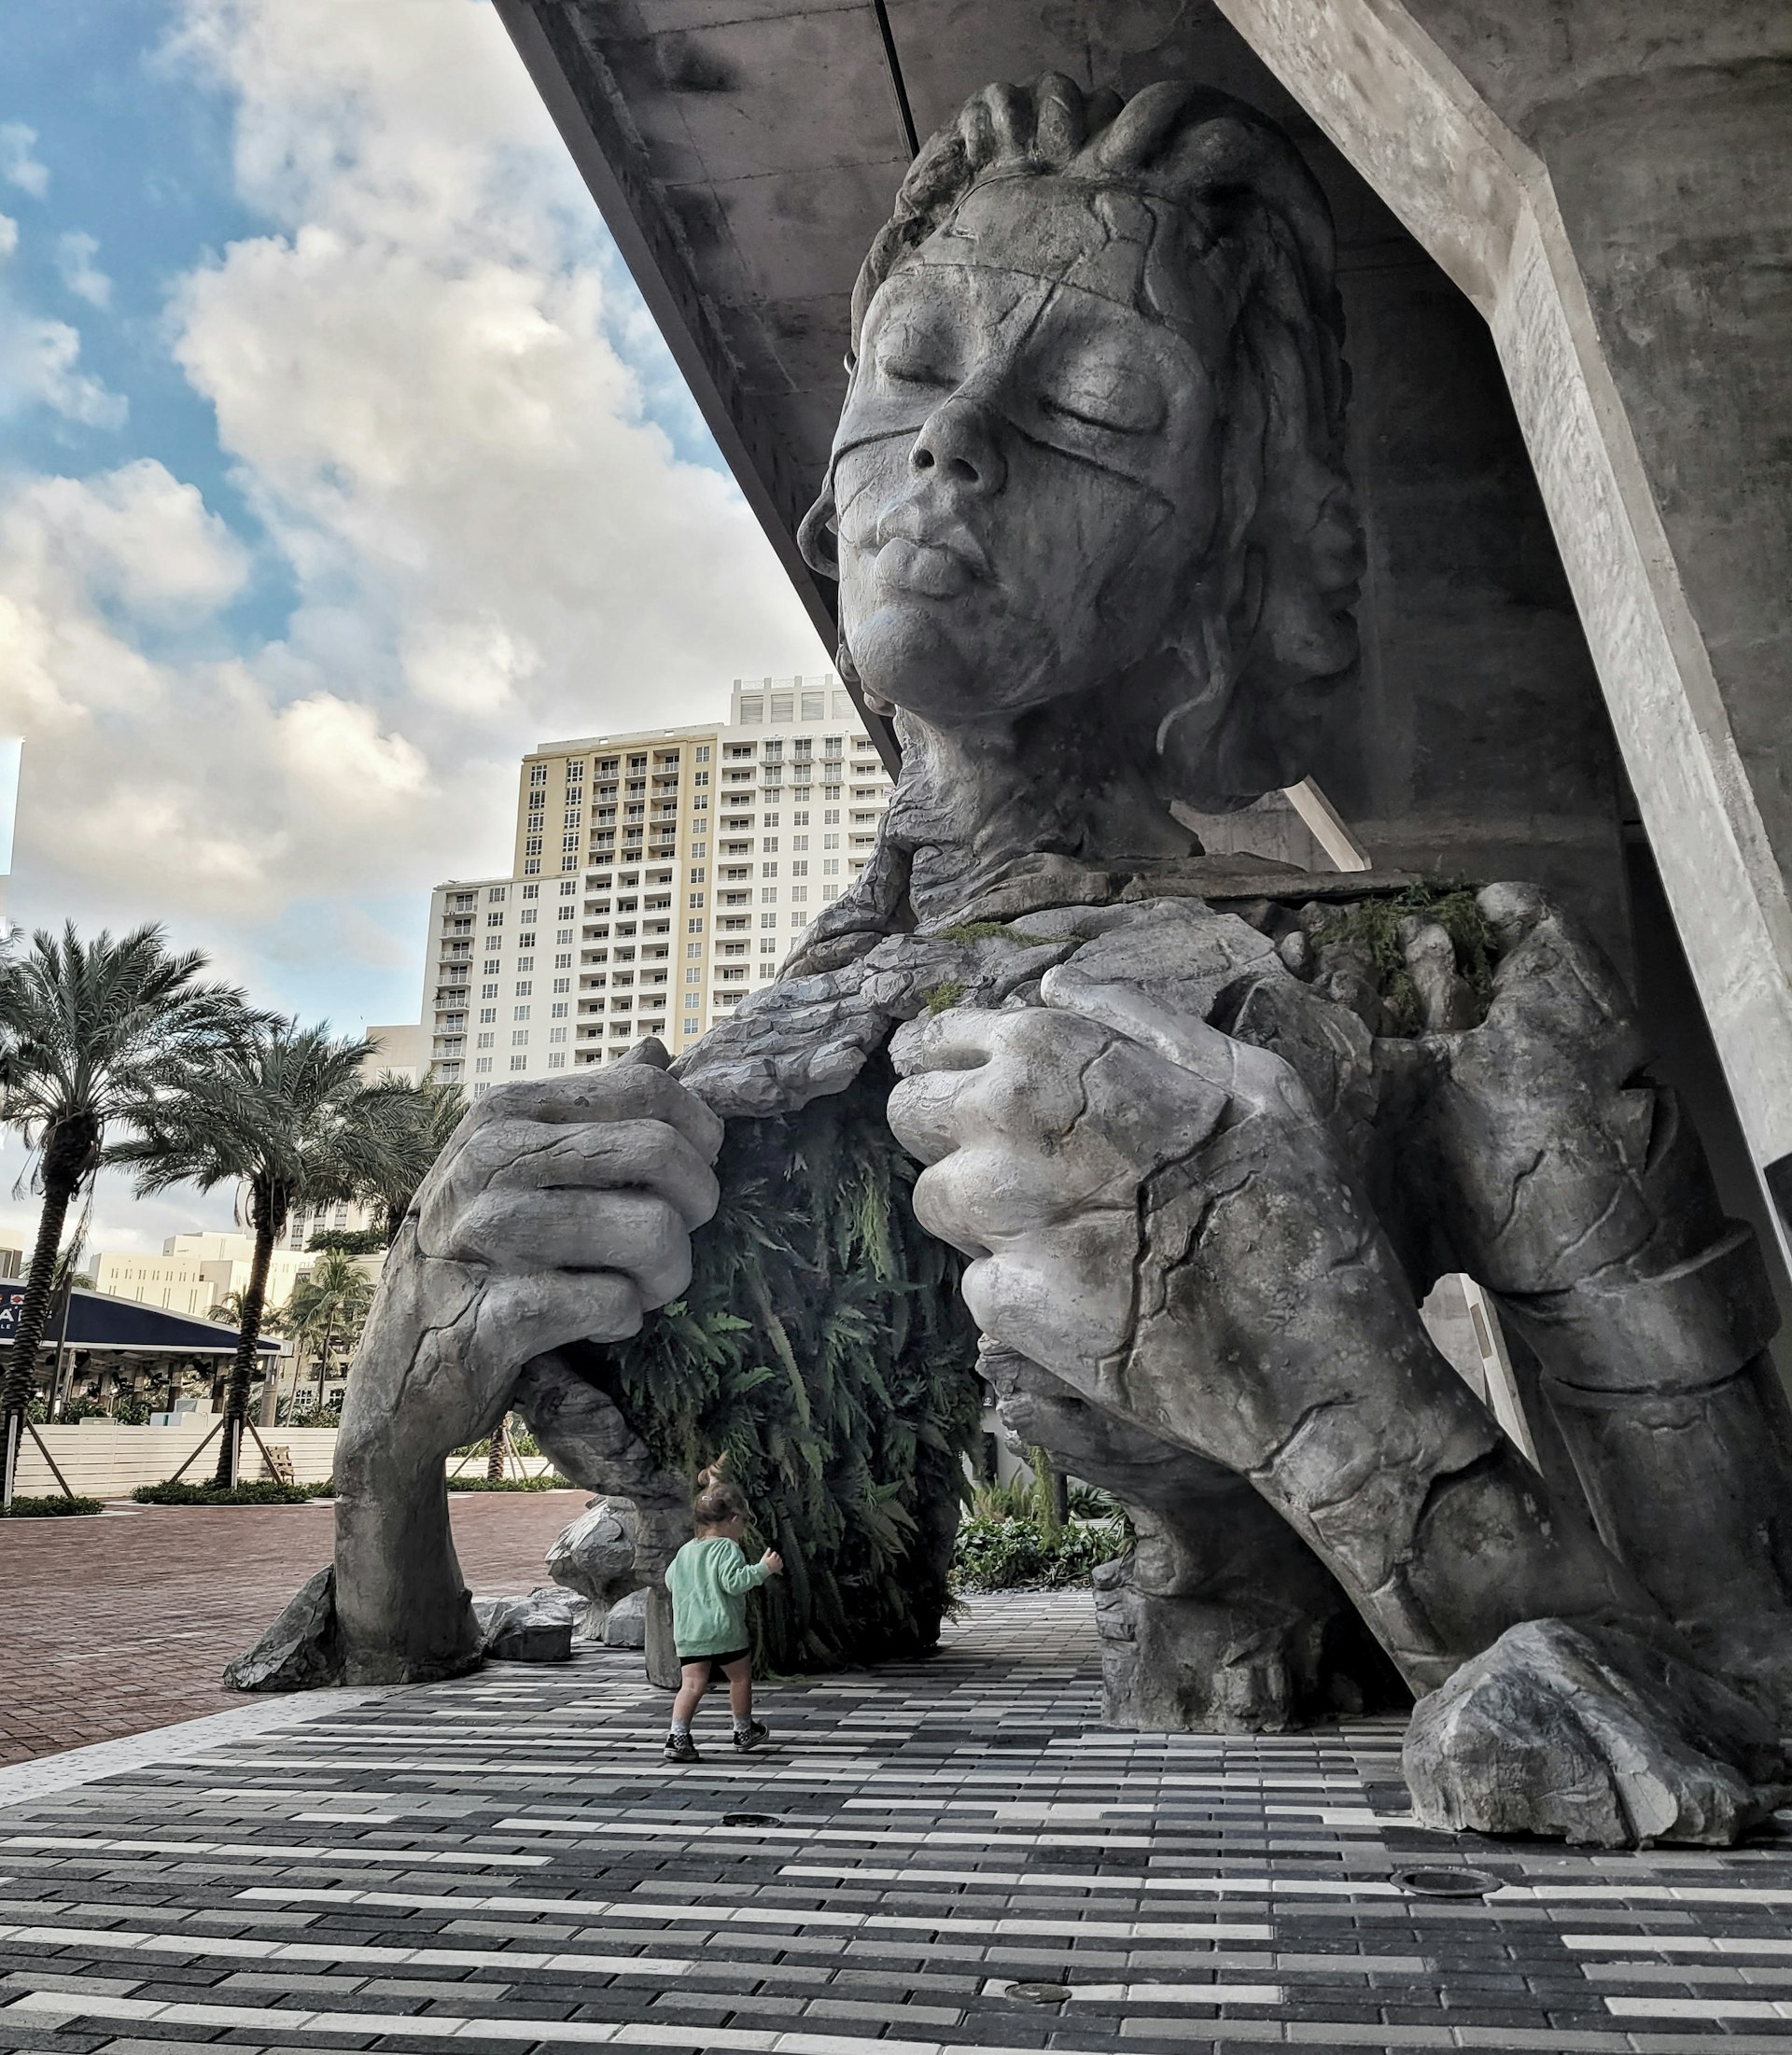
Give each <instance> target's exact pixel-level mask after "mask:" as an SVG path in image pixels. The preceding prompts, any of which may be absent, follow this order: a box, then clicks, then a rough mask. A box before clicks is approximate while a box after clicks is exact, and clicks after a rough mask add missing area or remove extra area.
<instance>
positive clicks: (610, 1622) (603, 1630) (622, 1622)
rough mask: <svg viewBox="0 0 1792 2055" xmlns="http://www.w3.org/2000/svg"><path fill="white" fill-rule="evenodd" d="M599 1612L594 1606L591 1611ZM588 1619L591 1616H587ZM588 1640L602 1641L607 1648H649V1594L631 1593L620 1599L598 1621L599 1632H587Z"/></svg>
mask: <svg viewBox="0 0 1792 2055" xmlns="http://www.w3.org/2000/svg"><path fill="white" fill-rule="evenodd" d="M597 1610H598V1608H597V1607H596V1606H593V1607H592V1608H591V1611H592V1612H593V1613H595V1612H596V1611H597ZM586 1617H587V1618H589V1617H590V1615H589V1614H587V1615H586ZM585 1631H586V1633H587V1635H588V1638H589V1639H591V1640H593V1641H600V1642H602V1643H603V1644H604V1646H605V1647H606V1648H645V1647H646V1646H647V1593H646V1592H645V1591H630V1592H628V1593H626V1594H625V1595H624V1596H623V1597H622V1598H620V1599H618V1600H617V1601H616V1602H615V1604H614V1605H612V1606H609V1608H607V1609H606V1610H605V1611H604V1614H603V1616H602V1618H601V1619H600V1620H599V1621H598V1625H597V1631H596V1632H595V1634H593V1633H590V1630H589V1629H586V1630H585Z"/></svg>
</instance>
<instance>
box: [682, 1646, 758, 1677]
mask: <svg viewBox="0 0 1792 2055" xmlns="http://www.w3.org/2000/svg"><path fill="white" fill-rule="evenodd" d="M751 1654H752V1650H751V1649H749V1648H731V1649H729V1650H727V1651H726V1653H725V1654H723V1655H720V1656H680V1657H679V1669H680V1670H683V1669H684V1668H686V1667H687V1666H688V1665H689V1664H691V1663H693V1662H707V1664H708V1665H709V1666H710V1667H709V1671H708V1674H707V1676H706V1678H705V1679H704V1682H705V1683H706V1684H714V1682H715V1681H716V1671H718V1670H726V1669H727V1667H728V1665H729V1664H730V1663H731V1662H738V1661H739V1660H740V1659H741V1657H743V1656H749V1655H751Z"/></svg>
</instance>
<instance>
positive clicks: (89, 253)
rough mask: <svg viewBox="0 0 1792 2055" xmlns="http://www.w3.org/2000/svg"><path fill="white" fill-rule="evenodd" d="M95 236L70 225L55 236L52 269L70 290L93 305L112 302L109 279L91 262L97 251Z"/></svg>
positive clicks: (103, 304) (97, 244) (97, 305)
mask: <svg viewBox="0 0 1792 2055" xmlns="http://www.w3.org/2000/svg"><path fill="white" fill-rule="evenodd" d="M99 251H100V245H99V238H98V237H97V236H91V235H85V234H83V233H82V232H81V231H79V230H78V229H71V230H70V231H68V233H67V234H66V235H59V236H58V237H57V238H56V269H57V271H58V273H60V274H61V276H62V281H63V285H64V286H66V287H68V289H69V291H70V292H72V293H74V294H75V295H76V296H77V298H79V299H82V300H85V301H88V302H89V303H90V304H91V305H92V306H95V307H105V306H109V305H110V304H111V302H112V281H111V280H110V279H109V278H108V277H107V276H106V275H105V273H104V272H103V271H102V270H101V269H100V268H99V266H98V265H97V264H96V263H94V261H93V259H95V258H96V257H97V256H98V255H99Z"/></svg>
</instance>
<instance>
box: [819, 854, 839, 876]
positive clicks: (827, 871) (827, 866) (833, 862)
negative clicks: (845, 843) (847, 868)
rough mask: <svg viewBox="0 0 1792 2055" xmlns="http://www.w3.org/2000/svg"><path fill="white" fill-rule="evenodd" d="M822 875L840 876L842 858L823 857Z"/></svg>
mask: <svg viewBox="0 0 1792 2055" xmlns="http://www.w3.org/2000/svg"><path fill="white" fill-rule="evenodd" d="M821 875H822V876H823V877H838V876H839V875H840V859H839V858H838V857H823V858H822V859H821Z"/></svg>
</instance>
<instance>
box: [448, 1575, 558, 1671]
mask: <svg viewBox="0 0 1792 2055" xmlns="http://www.w3.org/2000/svg"><path fill="white" fill-rule="evenodd" d="M473 1612H474V1614H475V1615H477V1617H478V1620H479V1632H480V1651H481V1653H482V1654H483V1656H484V1657H486V1658H487V1659H488V1660H490V1661H493V1662H570V1661H571V1660H572V1629H573V1606H572V1601H571V1600H570V1599H568V1598H567V1594H566V1593H565V1592H564V1591H561V1590H559V1589H558V1588H556V1587H554V1586H553V1585H551V1584H542V1585H538V1586H537V1587H536V1588H535V1589H534V1590H533V1591H531V1592H530V1593H529V1595H528V1597H527V1598H525V1599H475V1600H474V1601H473Z"/></svg>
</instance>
